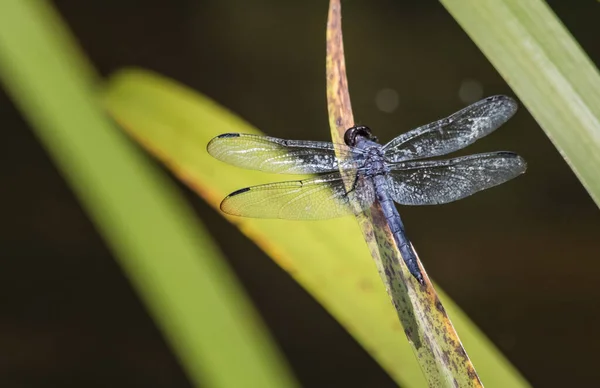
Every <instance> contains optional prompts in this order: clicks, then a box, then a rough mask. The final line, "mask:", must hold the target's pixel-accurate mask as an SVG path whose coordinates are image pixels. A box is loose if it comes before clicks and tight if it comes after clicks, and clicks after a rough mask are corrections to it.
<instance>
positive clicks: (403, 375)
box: [105, 70, 528, 387]
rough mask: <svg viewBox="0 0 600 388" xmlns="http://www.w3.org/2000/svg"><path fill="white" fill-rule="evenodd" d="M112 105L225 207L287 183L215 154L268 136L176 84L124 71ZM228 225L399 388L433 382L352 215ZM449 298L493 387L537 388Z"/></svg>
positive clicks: (132, 130)
mask: <svg viewBox="0 0 600 388" xmlns="http://www.w3.org/2000/svg"><path fill="white" fill-rule="evenodd" d="M105 103H106V105H107V107H108V109H109V111H110V113H111V114H112V115H113V117H115V119H116V120H117V121H118V122H119V123H120V124H121V125H122V126H123V127H124V128H125V129H126V130H127V131H128V133H129V134H130V135H131V136H133V137H134V138H136V139H137V140H138V141H139V142H140V143H141V144H143V145H144V146H145V147H146V148H147V149H148V150H150V152H152V153H153V154H154V155H156V156H157V157H158V158H160V159H161V160H162V161H163V162H164V163H165V164H166V165H167V166H169V168H170V169H171V170H172V171H173V173H174V174H175V175H177V176H178V177H179V178H180V179H182V180H183V181H185V182H186V183H187V184H188V185H189V186H190V187H191V188H193V189H194V190H195V191H196V192H197V193H198V194H199V195H201V196H202V197H203V198H204V199H205V200H206V201H207V202H208V203H209V204H211V205H212V206H213V207H215V208H217V209H218V205H219V203H220V201H221V200H222V199H223V198H224V197H225V196H226V195H227V194H229V193H230V192H232V191H233V190H236V189H239V188H240V187H246V186H251V185H255V184H260V183H266V182H270V181H278V180H281V175H273V174H265V173H261V172H256V171H251V170H245V169H240V168H237V167H232V166H229V165H227V164H225V163H222V162H220V161H218V160H215V159H214V158H212V157H211V156H210V155H208V153H207V152H206V149H205V147H206V144H207V143H208V142H209V141H210V139H212V138H213V137H214V136H216V135H219V134H221V133H225V132H244V133H255V134H260V132H259V131H257V130H256V129H254V128H253V127H251V126H250V125H249V124H248V123H246V122H244V121H243V120H241V119H240V118H238V117H236V116H234V115H232V114H231V113H230V112H229V111H228V110H226V109H224V108H223V107H220V106H218V105H217V104H215V103H214V102H213V101H211V100H210V99H208V98H206V97H204V96H201V95H199V94H198V93H195V92H193V91H191V90H189V89H187V88H185V87H183V86H182V85H179V84H177V83H175V82H173V81H170V80H168V79H167V78H164V77H161V76H158V75H155V74H153V73H150V72H146V71H141V70H128V71H123V72H121V73H119V74H118V75H116V76H115V77H113V78H112V80H111V82H110V83H109V86H108V90H107V93H106V95H105ZM228 219H229V220H230V221H231V222H232V223H234V224H236V225H237V226H238V227H239V228H240V230H241V231H242V232H243V233H244V234H246V235H247V236H249V237H250V238H252V239H253V240H254V241H255V243H256V244H257V245H259V246H260V247H261V248H262V249H263V250H264V251H265V252H267V253H268V254H269V255H270V256H271V257H272V258H273V260H275V261H276V262H277V263H278V264H279V265H280V266H281V267H282V268H284V269H285V270H286V271H288V272H289V273H290V275H291V276H293V277H294V278H295V279H296V280H297V281H298V282H299V283H300V284H301V285H302V286H303V287H304V288H305V289H306V290H307V291H308V292H309V293H310V294H311V295H313V296H314V297H315V298H316V299H317V300H318V301H319V302H320V303H321V304H322V305H323V306H324V307H325V308H326V309H327V310H328V311H329V312H330V313H331V314H332V315H333V316H334V317H335V318H336V319H337V320H338V321H339V322H340V323H341V324H342V325H343V326H344V327H345V328H346V329H347V330H348V331H349V332H350V333H351V334H352V335H353V336H354V337H355V338H356V339H357V340H358V341H359V342H360V343H361V344H362V345H363V346H364V347H365V349H366V350H367V351H368V352H370V353H371V354H372V355H373V357H374V358H375V359H376V360H377V361H378V362H379V363H380V364H381V365H382V366H383V367H384V368H385V369H386V370H387V371H388V373H390V375H391V376H392V377H393V378H394V379H395V380H396V381H398V383H400V384H401V385H402V386H403V387H426V386H427V383H426V381H425V379H424V378H423V374H422V373H421V371H420V369H419V365H418V363H417V362H416V359H415V357H414V355H413V353H412V350H411V348H410V346H409V345H408V341H407V340H406V338H405V336H404V334H403V329H402V326H401V325H400V323H399V322H398V318H397V316H396V311H395V310H394V307H393V306H392V305H391V303H390V301H389V298H388V296H387V295H386V291H385V288H384V287H383V285H382V283H381V280H380V279H379V277H378V275H377V272H376V271H375V265H374V264H373V262H372V259H371V258H370V257H369V250H368V248H367V246H366V244H365V243H364V241H363V240H362V239H361V238H360V230H359V228H358V227H357V225H356V221H355V220H354V219H352V217H347V218H342V219H336V220H330V221H318V222H310V221H306V222H294V221H284V220H256V219H245V218H234V217H232V218H228ZM352 236H355V237H352ZM440 297H441V299H442V301H443V303H444V305H445V306H446V309H447V310H448V311H449V315H450V316H452V319H453V321H454V324H455V326H456V327H457V330H459V331H460V332H461V337H462V340H463V343H464V344H465V346H466V347H467V348H468V349H469V353H470V355H471V357H472V359H473V362H474V363H475V365H476V366H477V368H478V372H479V374H480V375H481V376H482V379H484V380H485V381H486V386H488V387H526V386H528V385H527V384H526V383H525V381H524V380H523V378H522V377H521V376H520V375H519V374H518V372H517V371H516V370H515V369H514V368H513V367H512V366H511V365H510V363H508V361H506V359H505V358H504V357H503V356H502V355H501V354H500V352H498V351H497V350H496V349H495V348H494V346H493V345H492V344H491V343H490V341H489V340H487V339H486V338H485V336H484V335H483V334H482V333H481V332H479V331H478V329H477V328H476V327H475V326H474V325H473V324H472V323H471V322H470V321H469V320H468V319H467V318H466V317H465V315H464V314H463V313H462V312H461V311H460V310H459V309H458V308H457V307H456V305H454V304H453V303H452V301H451V300H449V299H448V298H447V297H445V296H444V295H440Z"/></svg>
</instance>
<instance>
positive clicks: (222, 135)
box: [206, 133, 240, 155]
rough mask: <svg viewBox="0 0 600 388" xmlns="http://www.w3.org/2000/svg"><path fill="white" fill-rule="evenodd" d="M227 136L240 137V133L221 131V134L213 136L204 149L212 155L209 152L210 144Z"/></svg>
mask: <svg viewBox="0 0 600 388" xmlns="http://www.w3.org/2000/svg"><path fill="white" fill-rule="evenodd" d="M228 137H240V134H239V133H223V134H221V135H218V136H215V137H213V138H212V139H211V140H210V141H209V142H208V144H207V145H206V151H208V153H209V154H211V155H212V153H211V152H210V147H211V145H213V143H214V142H215V141H217V140H218V139H226V138H228Z"/></svg>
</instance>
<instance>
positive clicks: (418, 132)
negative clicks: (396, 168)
mask: <svg viewBox="0 0 600 388" xmlns="http://www.w3.org/2000/svg"><path fill="white" fill-rule="evenodd" d="M516 111H517V103H516V102H515V100H513V99H512V98H510V97H506V96H492V97H488V98H486V99H483V100H481V101H478V102H476V103H474V104H472V105H469V106H468V107H466V108H464V109H462V110H460V111H458V112H456V113H454V114H453V115H451V116H449V117H447V118H445V119H442V120H439V121H435V122H433V123H431V124H427V125H424V126H422V127H419V128H416V129H413V130H412V131H409V132H406V133H404V134H402V135H400V136H398V137H397V138H395V139H394V140H392V141H390V142H389V143H387V144H386V145H385V146H384V147H383V149H384V153H385V158H386V161H388V162H389V163H397V162H402V161H406V160H413V159H423V158H429V157H433V156H440V155H446V154H449V153H451V152H454V151H457V150H459V149H461V148H464V147H466V146H468V145H470V144H473V143H474V142H475V141H477V140H478V139H481V138H482V137H484V136H486V135H489V134H490V133H491V132H493V131H494V130H495V129H496V128H498V127H500V126H501V125H502V124H504V123H505V122H506V121H507V120H508V119H510V118H511V117H512V116H513V115H514V114H515V112H516Z"/></svg>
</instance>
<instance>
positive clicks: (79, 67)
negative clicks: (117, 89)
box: [0, 0, 296, 388]
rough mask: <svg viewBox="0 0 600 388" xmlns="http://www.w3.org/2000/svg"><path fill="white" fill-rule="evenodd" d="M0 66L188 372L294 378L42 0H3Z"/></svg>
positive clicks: (228, 381)
mask: <svg viewBox="0 0 600 388" xmlns="http://www.w3.org/2000/svg"><path fill="white" fill-rule="evenodd" d="M0 74H1V76H2V79H3V81H4V83H5V85H6V87H7V90H8V91H9V93H10V94H11V96H12V97H13V98H14V100H15V101H16V103H17V104H18V106H19V107H20V108H21V110H22V111H23V113H24V114H25V116H26V117H27V119H28V120H29V121H30V123H31V124H32V126H33V128H34V129H35V130H36V133H37V135H38V136H39V138H40V140H41V141H42V143H43V144H44V145H45V146H46V147H47V149H48V151H49V152H50V154H51V155H52V157H53V158H54V160H55V161H56V163H57V164H58V166H59V167H60V168H61V171H62V172H63V173H64V175H65V178H66V179H67V181H68V182H69V184H70V185H71V186H72V188H73V189H74V190H75V192H76V194H77V195H78V197H79V198H80V200H81V201H82V203H83V205H84V207H85V208H86V210H87V211H88V212H89V213H90V215H91V216H92V218H93V220H94V221H95V223H96V225H97V226H98V227H99V229H100V232H101V233H102V235H103V236H104V238H105V239H106V241H107V243H108V244H109V246H110V247H111V248H112V249H113V251H114V252H115V254H116V256H117V258H118V259H119V260H120V263H121V265H122V266H123V267H124V269H125V270H126V271H127V273H128V275H129V277H130V279H131V280H132V281H133V283H134V285H135V286H137V289H138V291H139V292H140V294H141V296H142V298H143V299H144V300H145V302H146V304H147V305H148V306H149V308H150V310H151V312H152V313H153V316H154V318H155V319H156V321H157V322H158V323H159V324H160V325H161V326H162V329H163V331H164V332H165V334H166V335H167V337H168V338H169V339H170V342H171V344H172V345H173V347H174V348H175V350H176V351H177V353H178V355H179V357H180V359H181V361H182V363H183V365H184V367H185V369H186V370H187V373H188V376H189V377H190V378H192V379H193V380H194V381H195V382H196V383H198V385H199V384H200V382H201V381H202V383H203V384H202V385H203V386H206V387H224V388H227V387H236V388H237V387H260V388H264V387H277V388H280V387H293V386H296V383H295V382H294V381H293V378H292V377H290V375H289V370H288V369H287V366H286V365H285V362H284V361H283V359H282V357H281V355H280V354H279V353H278V352H277V351H276V349H275V347H274V345H272V344H271V343H270V341H269V337H268V334H267V333H266V331H265V329H264V327H263V326H262V325H261V323H260V319H259V318H258V316H257V314H256V313H255V312H254V311H253V310H252V307H251V305H250V303H249V301H248V300H247V299H246V297H245V296H244V293H243V291H242V290H241V289H240V287H239V286H238V285H237V284H236V281H235V279H234V277H233V275H232V274H231V273H230V272H229V270H228V268H227V267H226V265H225V264H224V261H223V260H222V258H221V257H220V255H219V253H218V252H217V250H216V249H215V247H214V246H213V244H212V243H211V241H210V239H209V238H208V237H206V234H205V232H204V231H203V228H202V227H201V225H200V224H199V223H198V221H197V220H196V219H195V218H194V217H193V215H192V210H191V209H190V208H189V207H188V206H186V205H185V204H184V202H183V201H182V200H181V198H180V196H179V195H178V193H177V192H176V191H175V190H174V189H173V185H172V184H170V182H169V181H168V179H165V177H164V175H163V174H161V173H159V172H158V171H157V170H156V169H154V168H152V167H151V165H150V164H148V163H147V161H146V160H144V157H143V155H141V154H140V153H139V152H137V150H136V149H135V147H133V145H132V144H130V142H128V141H127V139H125V138H124V137H123V136H122V134H121V133H119V131H118V130H116V128H114V126H113V125H112V124H111V123H110V122H109V120H108V119H107V118H106V116H105V114H104V112H103V110H102V109H101V108H100V107H99V106H98V104H97V88H96V86H97V85H96V84H95V82H96V77H95V75H94V72H93V70H92V69H91V67H90V66H89V65H88V64H87V62H86V60H85V58H84V57H83V56H82V55H81V54H79V53H78V51H77V47H76V45H75V44H74V43H73V41H72V39H71V38H70V37H69V35H68V31H66V30H65V28H64V27H63V25H62V23H61V21H60V19H59V18H58V17H57V15H56V14H55V13H54V12H53V10H52V9H51V8H50V7H49V6H48V5H47V4H46V3H45V2H43V1H35V0H5V1H3V2H2V4H1V6H0ZM107 287H110V285H107Z"/></svg>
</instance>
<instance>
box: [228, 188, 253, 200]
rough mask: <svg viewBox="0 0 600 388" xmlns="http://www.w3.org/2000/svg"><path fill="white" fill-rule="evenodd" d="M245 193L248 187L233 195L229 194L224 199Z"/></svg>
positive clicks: (248, 189)
mask: <svg viewBox="0 0 600 388" xmlns="http://www.w3.org/2000/svg"><path fill="white" fill-rule="evenodd" d="M246 191H250V187H244V188H243V189H239V190H236V191H234V192H233V193H231V194H229V195H228V196H227V197H226V198H225V199H227V198H229V197H234V196H236V195H239V194H242V193H245V192H246Z"/></svg>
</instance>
